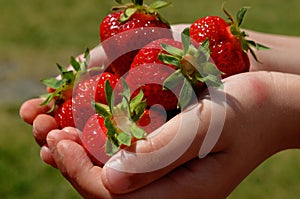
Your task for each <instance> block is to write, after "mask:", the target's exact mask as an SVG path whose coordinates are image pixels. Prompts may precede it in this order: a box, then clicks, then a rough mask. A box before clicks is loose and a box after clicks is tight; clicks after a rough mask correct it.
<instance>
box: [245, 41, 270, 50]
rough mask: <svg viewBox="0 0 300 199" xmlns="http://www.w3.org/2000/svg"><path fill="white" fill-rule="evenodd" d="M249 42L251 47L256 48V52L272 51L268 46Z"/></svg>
mask: <svg viewBox="0 0 300 199" xmlns="http://www.w3.org/2000/svg"><path fill="white" fill-rule="evenodd" d="M247 42H248V44H249V45H250V46H253V47H254V48H256V50H270V48H269V47H268V46H265V45H262V44H259V43H256V42H254V41H251V40H247Z"/></svg>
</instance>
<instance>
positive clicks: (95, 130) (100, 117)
mask: <svg viewBox="0 0 300 199" xmlns="http://www.w3.org/2000/svg"><path fill="white" fill-rule="evenodd" d="M122 88H123V98H122V101H121V102H120V103H119V104H117V105H114V103H113V102H114V99H113V95H112V94H113V89H112V87H111V85H110V83H109V81H106V83H105V93H106V97H107V101H108V102H109V103H108V105H105V104H101V103H95V110H96V112H97V113H96V114H94V115H92V116H91V117H90V118H89V120H88V121H87V123H86V125H85V127H84V128H83V131H82V135H81V140H82V144H83V146H84V147H85V149H86V150H87V152H88V154H90V156H91V157H92V159H93V160H94V161H95V162H96V163H98V164H99V163H102V164H103V163H105V162H106V161H107V159H108V158H109V156H111V155H113V154H114V153H115V152H117V151H118V150H119V149H120V148H124V147H126V146H130V145H131V144H132V143H133V142H134V141H136V140H138V139H142V138H144V137H145V136H146V135H147V133H151V132H152V131H153V130H155V129H156V128H158V127H159V126H161V125H162V124H163V123H164V122H165V121H166V117H164V114H162V113H161V112H159V111H158V110H157V109H150V110H147V109H145V107H146V102H145V101H144V100H143V92H142V91H140V92H139V94H137V95H136V96H135V97H134V98H133V99H131V100H130V90H129V87H128V85H127V83H126V82H125V80H124V79H122Z"/></svg>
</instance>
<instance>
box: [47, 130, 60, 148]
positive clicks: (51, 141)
mask: <svg viewBox="0 0 300 199" xmlns="http://www.w3.org/2000/svg"><path fill="white" fill-rule="evenodd" d="M58 132H59V130H52V131H50V132H49V133H48V135H47V138H46V140H47V144H48V147H49V149H50V150H51V151H52V150H53V149H54V148H56V144H57V143H56V142H57V141H56V140H57V134H58Z"/></svg>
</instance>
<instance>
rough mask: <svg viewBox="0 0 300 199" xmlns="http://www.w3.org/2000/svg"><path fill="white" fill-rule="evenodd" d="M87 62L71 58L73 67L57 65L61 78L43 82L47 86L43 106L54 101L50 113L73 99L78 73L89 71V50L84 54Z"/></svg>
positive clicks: (48, 79)
mask: <svg viewBox="0 0 300 199" xmlns="http://www.w3.org/2000/svg"><path fill="white" fill-rule="evenodd" d="M84 60H85V61H77V60H76V59H75V58H74V57H71V59H70V64H71V67H63V66H61V65H59V64H57V67H58V69H59V72H60V76H58V77H54V78H45V79H42V80H41V82H42V83H43V84H44V85H45V86H47V94H46V95H43V96H42V97H44V98H46V99H45V100H44V102H43V103H42V104H41V105H47V104H49V103H50V102H51V101H52V100H54V102H55V103H54V106H53V107H52V109H51V110H50V111H49V112H52V111H54V109H55V108H56V106H60V105H61V104H63V103H64V102H65V101H67V100H69V99H71V98H72V95H73V87H74V83H75V80H76V79H77V73H80V72H83V71H86V70H87V66H88V62H89V50H88V49H87V50H86V52H85V54H84Z"/></svg>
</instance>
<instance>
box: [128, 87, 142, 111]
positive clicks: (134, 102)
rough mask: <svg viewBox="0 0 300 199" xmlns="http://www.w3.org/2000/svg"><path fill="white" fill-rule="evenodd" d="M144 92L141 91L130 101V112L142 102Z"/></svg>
mask: <svg viewBox="0 0 300 199" xmlns="http://www.w3.org/2000/svg"><path fill="white" fill-rule="evenodd" d="M143 98H144V92H143V90H142V89H141V90H140V92H139V93H138V94H137V95H136V96H135V97H134V98H133V99H132V100H131V101H130V110H134V109H135V108H136V107H137V106H138V105H139V104H140V103H141V102H142V100H143Z"/></svg>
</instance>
